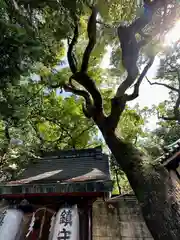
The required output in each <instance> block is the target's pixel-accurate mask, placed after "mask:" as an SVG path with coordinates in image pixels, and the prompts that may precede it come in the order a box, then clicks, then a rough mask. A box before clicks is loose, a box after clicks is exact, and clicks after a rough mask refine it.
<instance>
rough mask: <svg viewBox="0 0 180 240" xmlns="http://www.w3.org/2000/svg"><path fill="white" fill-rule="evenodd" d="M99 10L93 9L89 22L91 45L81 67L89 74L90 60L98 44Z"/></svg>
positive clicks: (86, 51)
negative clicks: (97, 18) (97, 22)
mask: <svg viewBox="0 0 180 240" xmlns="http://www.w3.org/2000/svg"><path fill="white" fill-rule="evenodd" d="M97 13H98V11H97V9H96V7H92V14H91V16H90V18H89V21H88V27H87V32H88V38H89V43H88V45H87V47H86V50H85V52H84V55H83V60H82V65H81V72H87V70H88V63H89V59H90V55H91V52H92V50H93V48H94V46H95V44H96V17H97Z"/></svg>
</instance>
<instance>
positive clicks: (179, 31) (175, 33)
mask: <svg viewBox="0 0 180 240" xmlns="http://www.w3.org/2000/svg"><path fill="white" fill-rule="evenodd" d="M179 40H180V20H178V21H177V22H176V24H175V25H174V27H173V28H172V29H171V30H170V31H169V32H168V33H167V34H166V36H165V40H164V45H171V44H173V43H175V42H177V41H179Z"/></svg>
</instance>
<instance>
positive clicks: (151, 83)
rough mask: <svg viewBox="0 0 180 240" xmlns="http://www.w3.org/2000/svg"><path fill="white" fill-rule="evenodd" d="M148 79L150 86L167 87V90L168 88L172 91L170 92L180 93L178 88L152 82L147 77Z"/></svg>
mask: <svg viewBox="0 0 180 240" xmlns="http://www.w3.org/2000/svg"><path fill="white" fill-rule="evenodd" d="M146 79H147V81H148V83H149V84H150V85H159V86H163V87H166V88H168V89H170V90H172V91H174V92H178V91H179V90H178V89H177V88H174V87H172V86H170V85H168V84H165V83H160V82H151V81H150V80H149V79H148V78H147V77H146Z"/></svg>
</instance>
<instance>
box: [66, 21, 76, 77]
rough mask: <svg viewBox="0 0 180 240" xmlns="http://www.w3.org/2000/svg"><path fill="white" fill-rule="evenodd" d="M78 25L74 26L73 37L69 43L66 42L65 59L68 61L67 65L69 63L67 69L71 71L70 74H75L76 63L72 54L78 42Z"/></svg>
mask: <svg viewBox="0 0 180 240" xmlns="http://www.w3.org/2000/svg"><path fill="white" fill-rule="evenodd" d="M78 35H79V33H78V24H76V26H75V29H74V36H73V39H72V41H71V42H68V45H69V47H68V52H67V59H68V63H69V67H70V69H71V71H72V73H76V72H77V61H76V57H75V55H74V53H73V48H74V46H75V45H76V43H77V40H78Z"/></svg>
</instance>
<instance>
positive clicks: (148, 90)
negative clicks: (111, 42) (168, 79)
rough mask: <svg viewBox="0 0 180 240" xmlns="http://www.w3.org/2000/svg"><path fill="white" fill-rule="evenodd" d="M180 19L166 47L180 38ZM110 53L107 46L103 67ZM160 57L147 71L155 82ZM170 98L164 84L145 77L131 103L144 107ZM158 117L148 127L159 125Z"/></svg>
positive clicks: (131, 104)
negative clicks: (137, 94) (157, 83)
mask: <svg viewBox="0 0 180 240" xmlns="http://www.w3.org/2000/svg"><path fill="white" fill-rule="evenodd" d="M179 32H180V20H179V21H177V23H176V24H175V26H174V28H173V29H172V30H171V31H170V32H169V33H168V34H167V35H166V36H165V41H164V43H163V45H164V47H168V46H170V45H171V44H173V43H174V42H176V41H178V40H179V39H180V34H179ZM110 55H111V48H110V47H108V48H107V52H106V54H105V55H104V58H103V60H102V63H101V67H102V68H108V67H109V64H110ZM159 62H160V59H159V58H158V57H156V58H155V60H154V63H153V65H152V67H151V68H150V69H149V71H148V72H147V75H146V76H147V78H148V79H149V80H150V81H151V82H153V81H154V78H155V76H156V72H157V69H158V66H159ZM167 98H168V89H167V88H165V87H162V86H157V85H150V84H149V83H148V81H147V80H146V78H144V80H143V82H142V84H141V86H140V90H139V97H138V98H136V99H135V100H134V101H132V102H130V103H129V105H130V106H131V107H133V106H134V105H136V104H137V103H138V104H139V106H140V108H143V107H146V106H147V107H149V108H150V107H152V105H158V104H159V103H160V102H163V101H164V100H166V99H167ZM157 120H158V119H157V117H156V116H153V117H152V118H150V119H149V123H148V125H147V128H149V129H150V130H153V129H155V128H156V126H157Z"/></svg>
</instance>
